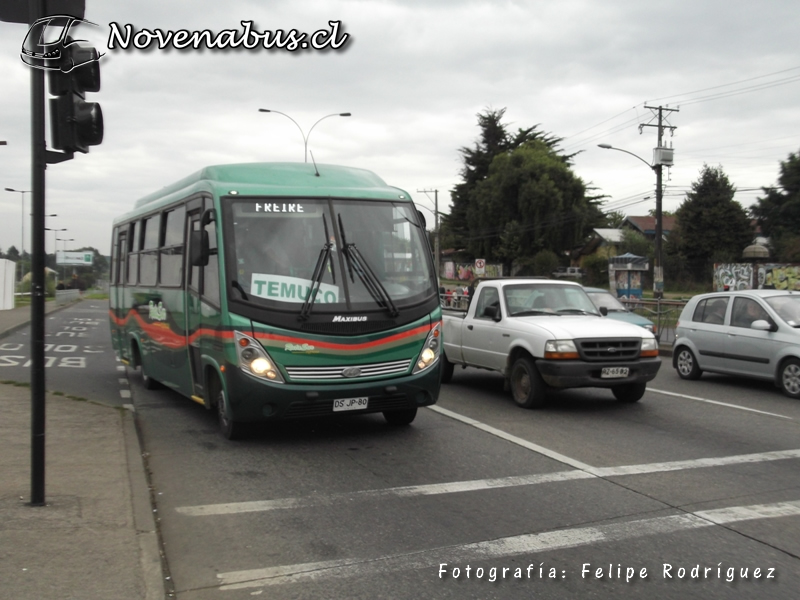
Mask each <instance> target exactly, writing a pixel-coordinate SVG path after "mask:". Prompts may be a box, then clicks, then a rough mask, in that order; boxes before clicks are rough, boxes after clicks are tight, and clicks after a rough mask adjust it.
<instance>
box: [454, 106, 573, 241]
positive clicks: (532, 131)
mask: <svg viewBox="0 0 800 600" xmlns="http://www.w3.org/2000/svg"><path fill="white" fill-rule="evenodd" d="M505 112H506V109H505V108H502V109H498V110H494V109H488V108H487V109H485V110H484V111H483V112H482V113H479V114H478V115H477V117H478V127H479V128H480V136H479V137H478V140H477V141H476V142H475V143H474V145H473V146H471V147H470V146H464V147H462V148H460V149H459V154H461V161H462V164H463V166H462V168H461V179H462V181H461V182H460V183H458V184H457V185H456V186H455V187H454V188H453V190H452V191H451V194H450V199H451V207H450V214H447V215H442V219H441V224H440V225H441V236H442V238H441V240H442V241H441V243H442V247H443V248H455V249H465V248H467V246H468V243H469V240H470V238H471V232H470V228H469V223H468V219H467V213H468V211H469V207H470V205H471V203H472V198H471V194H472V192H473V191H474V189H475V187H476V186H477V185H478V183H480V182H481V181H483V180H484V179H486V177H488V175H489V168H490V166H491V164H492V161H493V160H494V158H495V157H496V156H498V155H500V154H504V153H506V152H509V151H511V150H514V149H516V148H518V147H520V146H521V145H522V144H524V143H525V142H528V141H533V140H539V141H541V142H543V143H544V144H546V145H547V146H548V147H555V146H556V145H557V144H558V142H560V141H561V140H560V139H559V138H556V137H554V136H552V135H550V134H547V133H544V132H542V131H539V130H538V129H537V127H538V125H534V126H533V127H528V128H526V129H522V128H520V129H518V130H517V132H516V133H514V134H511V133H509V131H508V129H507V128H506V125H505V124H504V123H503V122H502V121H503V116H504V115H505Z"/></svg>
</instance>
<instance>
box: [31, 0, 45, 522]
mask: <svg viewBox="0 0 800 600" xmlns="http://www.w3.org/2000/svg"><path fill="white" fill-rule="evenodd" d="M29 9H30V23H31V25H32V24H33V23H35V22H36V21H37V20H38V19H39V18H41V17H42V16H43V15H44V14H45V2H44V0H31V2H30V4H29ZM30 71H31V153H32V154H31V196H32V210H31V214H32V217H31V233H32V235H31V237H32V249H31V253H32V254H31V506H44V504H45V478H44V473H45V373H44V299H45V273H44V269H45V255H44V252H45V247H44V213H45V177H44V171H45V168H46V166H47V163H46V156H47V154H46V153H47V149H46V147H45V125H44V92H45V90H44V71H43V70H42V69H31V70H30Z"/></svg>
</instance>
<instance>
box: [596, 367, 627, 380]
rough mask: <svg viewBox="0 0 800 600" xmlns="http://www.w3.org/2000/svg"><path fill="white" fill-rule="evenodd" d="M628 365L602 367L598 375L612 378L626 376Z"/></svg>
mask: <svg viewBox="0 0 800 600" xmlns="http://www.w3.org/2000/svg"><path fill="white" fill-rule="evenodd" d="M627 376H628V367H603V370H602V371H601V372H600V377H601V378H603V379H613V378H615V377H627Z"/></svg>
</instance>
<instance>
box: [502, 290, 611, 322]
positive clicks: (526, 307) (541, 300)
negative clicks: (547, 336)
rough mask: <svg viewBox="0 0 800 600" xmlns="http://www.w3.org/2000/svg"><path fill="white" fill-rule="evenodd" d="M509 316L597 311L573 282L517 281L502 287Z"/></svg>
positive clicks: (594, 313)
mask: <svg viewBox="0 0 800 600" xmlns="http://www.w3.org/2000/svg"><path fill="white" fill-rule="evenodd" d="M503 294H504V295H505V299H506V306H507V307H508V314H509V316H511V317H514V316H518V317H522V316H531V315H537V314H542V315H548V314H551V315H569V314H590V315H599V313H598V312H597V308H596V307H595V305H594V304H593V303H592V301H591V300H590V299H589V296H587V295H586V292H584V291H583V288H582V287H580V286H577V285H559V284H558V283H534V282H531V283H521V284H515V285H507V286H505V287H503Z"/></svg>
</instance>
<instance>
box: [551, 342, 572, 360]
mask: <svg viewBox="0 0 800 600" xmlns="http://www.w3.org/2000/svg"><path fill="white" fill-rule="evenodd" d="M544 357H545V358H546V359H548V360H576V359H578V358H580V355H579V354H578V349H577V348H576V347H575V342H573V341H572V340H550V341H549V342H545V344H544Z"/></svg>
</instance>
